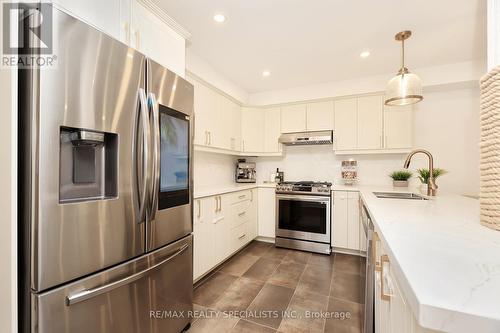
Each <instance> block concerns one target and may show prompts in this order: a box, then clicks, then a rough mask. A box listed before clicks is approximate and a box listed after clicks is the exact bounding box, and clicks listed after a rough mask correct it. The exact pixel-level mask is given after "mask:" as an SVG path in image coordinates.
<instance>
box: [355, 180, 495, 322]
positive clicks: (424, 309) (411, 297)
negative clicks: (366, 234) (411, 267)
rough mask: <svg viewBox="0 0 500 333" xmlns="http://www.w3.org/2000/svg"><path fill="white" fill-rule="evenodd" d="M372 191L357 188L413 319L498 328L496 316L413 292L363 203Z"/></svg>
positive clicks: (375, 221)
mask: <svg viewBox="0 0 500 333" xmlns="http://www.w3.org/2000/svg"><path fill="white" fill-rule="evenodd" d="M412 190H413V189H406V191H408V192H416V191H412ZM372 191H373V188H372V189H371V188H369V187H364V188H360V189H359V192H360V197H361V198H362V200H363V202H364V203H365V205H366V208H367V209H368V213H369V214H370V217H371V218H372V222H373V224H374V226H375V227H376V229H378V230H379V231H380V233H379V238H380V241H381V242H382V244H383V246H384V247H385V249H386V250H387V252H388V255H389V258H390V260H391V262H393V263H394V266H395V268H396V269H395V270H394V274H395V276H396V278H397V280H398V282H399V283H398V285H399V286H400V289H401V292H403V294H404V296H405V298H406V299H407V301H408V303H409V305H410V308H411V310H412V314H413V316H414V317H415V319H416V321H417V323H418V324H419V325H420V326H421V327H423V328H426V329H430V330H436V331H443V332H457V330H458V331H460V332H469V331H470V330H472V329H473V328H474V329H475V330H476V331H477V329H478V328H479V331H481V332H498V331H499V330H500V321H499V320H498V319H496V318H491V317H486V316H482V315H480V314H474V313H469V312H464V311H460V310H456V309H451V308H446V307H442V306H439V305H434V304H426V303H423V302H421V301H420V300H419V298H418V295H417V294H416V293H415V291H414V289H413V288H412V286H411V283H410V282H409V280H408V279H407V277H406V275H405V273H404V271H403V269H402V268H401V265H400V263H399V262H398V260H397V256H396V255H395V254H394V250H393V247H391V246H390V243H389V242H388V241H387V239H386V237H385V236H384V234H383V232H382V230H381V228H380V224H379V222H377V220H376V218H375V216H374V214H373V213H372V212H371V209H370V203H367V200H366V198H365V196H366V195H367V193H369V192H372ZM400 191H405V190H400ZM464 329H465V330H464ZM469 329H470V330H469Z"/></svg>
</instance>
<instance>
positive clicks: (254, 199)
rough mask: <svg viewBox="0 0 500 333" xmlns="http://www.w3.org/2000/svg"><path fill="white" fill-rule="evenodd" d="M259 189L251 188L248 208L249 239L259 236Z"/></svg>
mask: <svg viewBox="0 0 500 333" xmlns="http://www.w3.org/2000/svg"><path fill="white" fill-rule="evenodd" d="M258 200H259V196H258V189H257V188H254V189H251V190H250V206H249V208H248V211H249V216H248V222H247V225H248V233H249V239H250V240H252V239H255V238H256V237H257V236H258V232H259V231H258V228H259V226H258V222H257V218H258V216H257V214H258V208H257V207H258Z"/></svg>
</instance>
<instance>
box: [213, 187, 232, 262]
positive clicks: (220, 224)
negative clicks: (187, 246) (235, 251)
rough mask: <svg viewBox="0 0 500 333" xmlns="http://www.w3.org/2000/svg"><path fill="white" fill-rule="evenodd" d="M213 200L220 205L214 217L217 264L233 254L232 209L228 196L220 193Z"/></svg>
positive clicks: (217, 205) (216, 205)
mask: <svg viewBox="0 0 500 333" xmlns="http://www.w3.org/2000/svg"><path fill="white" fill-rule="evenodd" d="M217 198H218V199H217ZM213 200H214V204H215V207H219V208H218V209H217V208H216V209H215V210H214V212H215V216H214V219H213V224H214V226H215V227H214V234H215V236H214V238H213V240H214V241H215V261H216V263H215V264H216V265H217V264H219V263H221V262H222V261H223V260H224V259H226V258H227V257H228V256H229V255H230V254H231V234H230V231H231V230H230V224H229V211H230V209H229V205H228V200H227V196H224V195H219V196H217V197H215V198H213ZM217 201H218V203H217Z"/></svg>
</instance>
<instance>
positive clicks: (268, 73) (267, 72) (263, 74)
mask: <svg viewBox="0 0 500 333" xmlns="http://www.w3.org/2000/svg"><path fill="white" fill-rule="evenodd" d="M269 75H271V72H270V71H262V76H264V77H267V76H269Z"/></svg>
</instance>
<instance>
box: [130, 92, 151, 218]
mask: <svg viewBox="0 0 500 333" xmlns="http://www.w3.org/2000/svg"><path fill="white" fill-rule="evenodd" d="M139 103H140V104H139V116H140V122H141V125H142V131H143V133H142V134H143V146H142V153H143V156H142V170H141V171H142V174H141V175H140V177H141V178H142V179H141V180H139V172H138V170H137V169H138V167H137V156H135V158H134V166H135V167H134V169H135V170H136V175H137V184H138V185H139V183H140V182H141V181H142V187H141V189H140V193H139V213H138V216H137V220H138V222H139V223H140V222H142V218H143V217H144V216H145V210H146V194H147V191H148V183H147V181H146V180H147V169H148V156H149V137H150V134H149V115H148V112H147V110H148V106H147V98H146V92H145V91H144V89H142V88H141V89H139ZM136 140H137V136H136ZM135 148H136V149H134V151H135V153H136V154H137V146H136V147H135Z"/></svg>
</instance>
